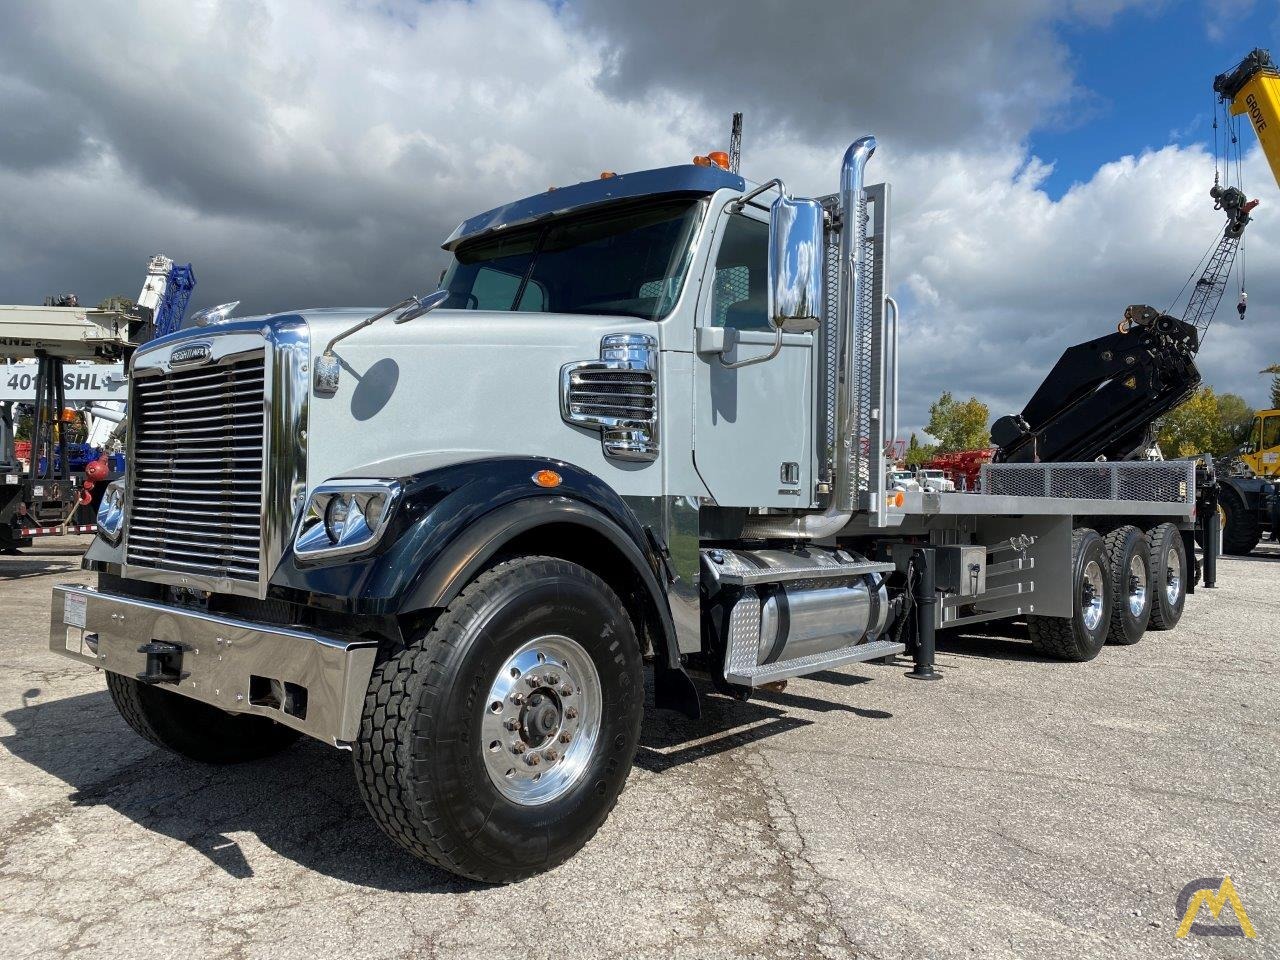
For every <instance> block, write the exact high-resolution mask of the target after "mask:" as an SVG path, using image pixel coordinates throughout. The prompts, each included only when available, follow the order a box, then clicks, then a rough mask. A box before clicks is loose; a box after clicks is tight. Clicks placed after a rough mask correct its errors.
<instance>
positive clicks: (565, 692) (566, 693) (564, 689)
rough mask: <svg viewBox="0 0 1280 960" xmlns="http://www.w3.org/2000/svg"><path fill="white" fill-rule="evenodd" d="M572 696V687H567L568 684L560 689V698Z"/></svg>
mask: <svg viewBox="0 0 1280 960" xmlns="http://www.w3.org/2000/svg"><path fill="white" fill-rule="evenodd" d="M572 694H573V687H571V686H569V684H567V683H566V684H565V685H564V686H563V687H561V688H560V696H562V697H568V696H571V695H572Z"/></svg>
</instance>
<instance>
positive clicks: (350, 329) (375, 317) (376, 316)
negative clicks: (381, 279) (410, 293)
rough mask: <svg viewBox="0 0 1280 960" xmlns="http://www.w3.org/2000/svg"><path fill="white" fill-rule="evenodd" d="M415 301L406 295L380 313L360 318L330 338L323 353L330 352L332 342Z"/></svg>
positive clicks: (415, 300) (332, 345)
mask: <svg viewBox="0 0 1280 960" xmlns="http://www.w3.org/2000/svg"><path fill="white" fill-rule="evenodd" d="M417 302H418V298H417V297H406V298H405V299H404V300H401V301H400V302H399V303H397V304H395V305H393V306H390V307H387V309H385V310H383V311H382V312H381V313H375V314H374V315H373V316H372V317H369V318H368V319H366V320H361V321H360V322H359V323H357V324H356V325H355V326H354V327H348V328H347V329H346V330H343V331H342V332H341V333H340V334H338V335H337V336H335V337H334V338H333V339H332V340H330V341H329V343H328V345H327V346H326V347H325V348H324V353H325V354H326V355H329V354H332V353H333V347H334V344H336V343H337V342H338V341H339V340H345V339H347V337H349V336H351V335H352V334H353V333H358V332H360V331H361V330H363V329H364V328H365V327H367V326H369V324H371V323H377V322H378V321H379V320H381V319H382V318H383V317H385V316H388V315H390V314H393V313H395V312H396V311H397V310H403V309H404V308H405V307H409V306H412V305H414V304H416V303H417Z"/></svg>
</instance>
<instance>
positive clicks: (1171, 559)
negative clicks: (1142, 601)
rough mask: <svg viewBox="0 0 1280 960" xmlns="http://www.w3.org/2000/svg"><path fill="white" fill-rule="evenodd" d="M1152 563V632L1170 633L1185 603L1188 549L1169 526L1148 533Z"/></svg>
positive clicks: (1156, 528)
mask: <svg viewBox="0 0 1280 960" xmlns="http://www.w3.org/2000/svg"><path fill="white" fill-rule="evenodd" d="M1147 555H1148V557H1149V562H1150V564H1151V586H1152V590H1151V624H1150V626H1151V629H1152V630H1172V629H1173V628H1174V627H1176V626H1177V625H1178V621H1179V620H1181V619H1182V611H1183V609H1184V608H1185V607H1186V603H1187V574H1188V565H1187V548H1186V544H1184V543H1183V540H1182V534H1181V532H1179V530H1178V528H1177V527H1175V526H1174V525H1173V524H1171V523H1162V524H1160V526H1158V527H1152V528H1151V529H1150V530H1148V531H1147Z"/></svg>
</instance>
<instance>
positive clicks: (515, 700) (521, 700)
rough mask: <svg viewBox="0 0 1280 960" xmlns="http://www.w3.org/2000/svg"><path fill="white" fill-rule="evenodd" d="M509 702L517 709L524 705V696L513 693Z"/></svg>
mask: <svg viewBox="0 0 1280 960" xmlns="http://www.w3.org/2000/svg"><path fill="white" fill-rule="evenodd" d="M511 702H512V703H514V704H515V705H516V706H517V707H518V706H520V704H522V703H524V694H523V693H513V694H512V695H511Z"/></svg>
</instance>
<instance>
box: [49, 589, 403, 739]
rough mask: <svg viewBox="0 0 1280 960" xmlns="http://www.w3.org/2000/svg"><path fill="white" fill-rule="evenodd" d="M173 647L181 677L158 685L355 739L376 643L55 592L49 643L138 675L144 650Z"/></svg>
mask: <svg viewBox="0 0 1280 960" xmlns="http://www.w3.org/2000/svg"><path fill="white" fill-rule="evenodd" d="M152 641H160V642H162V643H168V644H174V645H175V646H177V647H178V648H180V649H181V654H180V656H175V657H174V658H173V659H172V660H171V661H170V662H171V663H174V664H175V665H176V667H177V673H178V676H179V677H180V679H178V680H177V681H176V682H166V683H161V684H159V686H160V687H161V688H162V689H166V690H171V691H173V692H174V693H179V694H181V695H183V696H185V697H190V698H191V699H193V700H199V701H201V702H203V703H208V704H212V705H213V706H215V707H220V708H221V709H223V710H226V711H228V712H231V713H254V714H259V715H261V716H265V717H270V718H271V719H272V720H275V721H278V722H279V723H282V724H284V725H285V726H288V727H293V728H294V729H295V730H300V731H302V732H303V733H305V734H308V735H309V736H312V737H315V738H316V739H318V740H323V741H324V742H325V743H329V744H332V745H334V746H345V745H348V744H350V743H351V742H352V741H353V740H355V739H356V736H357V735H358V733H359V729H360V714H361V711H362V709H363V705H364V696H365V690H366V689H367V687H368V684H369V677H370V675H371V674H372V673H373V662H374V658H375V656H376V654H377V644H376V643H374V642H372V641H367V640H341V639H337V638H333V637H322V636H316V635H313V634H309V633H303V632H301V631H297V630H290V629H287V628H282V627H264V626H261V625H259V624H255V623H250V622H248V621H244V620H232V619H230V618H226V617H218V616H210V615H208V614H204V613H200V612H198V611H194V610H183V609H179V608H175V607H166V606H163V605H161V604H157V603H151V602H148V601H146V600H138V599H134V598H131V597H119V596H113V595H108V594H104V593H99V592H98V591H97V590H93V589H91V588H89V587H79V586H72V585H70V584H64V585H61V586H57V587H54V588H53V608H52V619H51V623H50V627H49V649H50V650H52V651H53V652H54V653H59V654H62V655H63V656H66V657H70V658H71V659H73V660H79V661H80V662H82V663H87V664H91V665H92V666H95V667H100V668H101V669H103V670H109V671H111V672H112V673H119V674H122V675H124V676H128V677H136V676H138V675H139V674H141V673H143V672H144V671H146V669H147V655H146V653H144V652H141V651H139V649H138V648H139V647H140V646H142V645H143V644H148V643H151V642H152Z"/></svg>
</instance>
